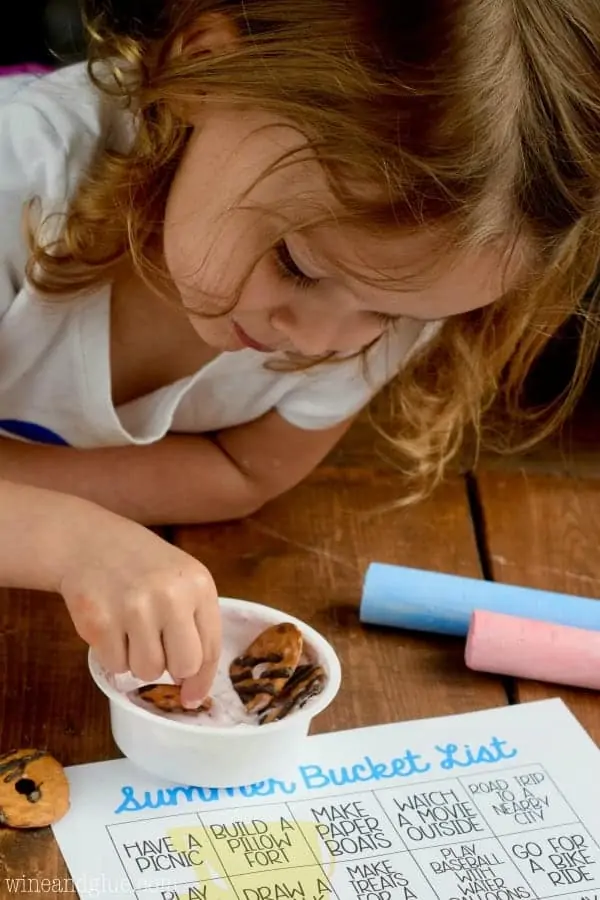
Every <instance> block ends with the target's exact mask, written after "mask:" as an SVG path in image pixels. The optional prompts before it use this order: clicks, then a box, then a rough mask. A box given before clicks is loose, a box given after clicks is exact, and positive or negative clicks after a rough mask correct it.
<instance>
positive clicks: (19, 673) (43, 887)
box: [0, 591, 120, 897]
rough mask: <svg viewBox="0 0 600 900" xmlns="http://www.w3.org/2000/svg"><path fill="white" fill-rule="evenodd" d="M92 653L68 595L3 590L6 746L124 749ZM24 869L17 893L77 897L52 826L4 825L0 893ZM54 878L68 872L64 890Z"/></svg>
mask: <svg viewBox="0 0 600 900" xmlns="http://www.w3.org/2000/svg"><path fill="white" fill-rule="evenodd" d="M86 655H87V648H86V646H85V644H84V643H83V641H82V640H81V639H80V638H79V637H78V636H77V634H76V633H75V630H74V628H73V624H72V622H71V619H70V617H69V614H68V612H67V610H66V607H65V604H64V602H63V600H62V598H60V597H55V596H52V595H42V594H34V593H30V592H26V591H0V667H1V668H0V749H1V750H2V752H6V751H8V750H10V749H13V748H20V747H34V748H40V749H41V748H45V749H48V750H49V751H50V752H51V753H52V754H53V755H54V756H56V758H57V759H58V760H59V761H60V762H61V763H62V764H63V765H65V766H67V765H75V764H78V763H84V762H92V761H96V760H102V759H112V758H115V757H117V756H120V753H119V752H118V751H117V748H116V746H115V745H114V743H113V740H112V737H111V733H110V725H109V719H108V705H107V703H106V701H105V699H104V697H103V696H102V694H100V692H99V691H98V690H97V688H96V687H95V685H94V684H93V683H92V680H91V678H90V677H89V676H88V671H87V660H86ZM21 876H26V877H27V878H28V879H31V881H30V882H28V883H27V884H26V885H25V886H24V887H23V886H22V887H21V888H20V889H19V890H18V891H14V892H13V893H15V894H18V896H19V897H39V896H40V895H41V894H42V892H43V895H44V896H45V897H62V896H64V895H65V894H66V895H72V896H75V893H74V891H73V890H72V888H71V887H69V882H68V880H67V878H68V873H67V870H66V867H65V865H64V862H63V859H62V856H61V854H60V852H59V849H58V846H57V844H56V843H55V841H54V838H53V836H52V833H51V831H50V829H49V828H43V829H39V830H36V831H31V832H24V831H17V830H9V829H1V828H0V897H5V896H8V895H9V888H8V882H7V881H6V879H8V878H18V877H21ZM43 879H49V880H47V881H43ZM52 879H62V880H61V881H60V885H61V888H60V889H57V890H56V891H55V890H50V888H52ZM55 884H57V882H55ZM28 887H29V889H28Z"/></svg>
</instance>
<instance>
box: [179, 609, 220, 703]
mask: <svg viewBox="0 0 600 900" xmlns="http://www.w3.org/2000/svg"><path fill="white" fill-rule="evenodd" d="M195 620H196V629H197V632H198V634H199V635H200V637H201V640H202V664H201V666H200V668H199V669H198V671H197V672H196V673H195V674H194V675H192V676H191V677H190V678H186V679H185V680H184V681H183V683H182V685H181V703H182V705H183V706H186V707H188V709H194V708H197V707H198V706H199V705H200V703H201V702H202V701H203V700H204V699H205V698H206V697H207V696H208V695H209V694H210V689H211V687H212V685H213V681H214V680H215V675H216V674H217V666H218V664H219V656H220V654H221V617H220V614H219V609H218V607H214V608H213V607H212V606H211V607H210V611H209V610H206V609H204V610H198V611H197V612H196V615H195Z"/></svg>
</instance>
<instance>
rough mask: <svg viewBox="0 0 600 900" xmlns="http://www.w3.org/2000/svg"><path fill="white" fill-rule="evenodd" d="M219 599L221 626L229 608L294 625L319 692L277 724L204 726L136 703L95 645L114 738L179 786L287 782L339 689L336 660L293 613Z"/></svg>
mask: <svg viewBox="0 0 600 900" xmlns="http://www.w3.org/2000/svg"><path fill="white" fill-rule="evenodd" d="M219 604H220V606H221V609H222V610H223V612H224V623H223V625H224V628H225V627H226V618H225V617H226V614H227V612H228V611H230V612H233V613H236V612H238V613H241V614H242V615H244V614H246V615H251V616H252V618H256V620H257V623H259V624H260V625H263V624H264V627H269V626H270V625H276V624H279V623H281V622H292V623H293V624H294V625H296V626H297V627H298V628H299V629H300V631H301V632H302V634H303V636H304V638H305V640H306V644H307V645H308V646H309V647H310V649H311V650H312V652H313V653H314V655H315V656H316V658H317V660H318V662H319V664H320V665H321V666H323V668H324V669H325V672H326V674H327V681H326V684H325V688H324V690H323V691H322V693H321V694H319V695H318V696H316V697H313V698H311V700H310V701H309V702H308V703H307V705H306V706H305V707H304V708H303V709H299V710H296V711H295V712H293V713H291V714H290V715H289V716H287V717H286V718H285V719H282V720H281V721H280V722H273V723H271V724H269V725H247V724H245V725H243V726H238V727H215V726H212V725H211V726H210V727H203V726H202V725H200V724H197V723H196V724H195V723H193V722H189V723H188V722H182V721H180V720H174V719H171V718H167V717H165V716H162V715H157V714H156V713H154V712H151V711H149V710H146V709H143V708H142V707H141V706H138V705H137V704H136V703H133V702H132V701H131V700H130V699H129V698H128V697H127V696H126V694H124V693H122V692H121V691H119V690H117V688H116V687H115V686H114V684H113V683H112V682H113V679H111V676H110V675H109V674H108V673H106V672H105V671H104V669H103V668H102V667H101V666H100V665H99V663H98V662H97V660H96V659H95V657H94V654H93V651H91V650H90V653H89V656H88V664H89V668H90V672H91V675H92V678H93V679H94V681H95V682H96V684H97V686H98V687H99V688H100V690H101V691H102V692H103V693H104V694H106V696H107V697H108V700H109V705H110V721H111V730H112V735H113V738H114V740H115V743H116V744H117V746H118V747H119V749H120V750H121V752H122V753H123V754H124V755H125V756H126V757H127V758H128V759H129V760H131V762H132V763H134V764H135V765H137V766H138V767H139V768H141V769H143V770H145V771H146V772H149V773H150V774H152V775H155V776H157V777H158V778H160V779H164V780H165V781H170V782H173V783H175V784H179V785H182V784H183V785H193V786H197V787H215V788H223V787H238V786H243V785H250V784H256V783H257V782H261V781H268V780H269V779H271V778H272V779H283V778H285V776H286V775H287V776H289V773H290V769H292V768H293V766H294V764H295V762H296V761H297V760H298V759H299V757H300V755H301V753H302V750H303V748H304V742H303V739H304V738H305V737H306V736H307V735H308V732H309V730H310V725H311V722H312V720H313V718H314V717H315V716H316V715H318V714H319V713H320V712H322V711H323V710H324V709H325V708H326V707H327V706H329V704H330V703H331V702H332V700H333V699H334V697H335V696H336V694H337V692H338V690H339V687H340V682H341V668H340V662H339V659H338V657H337V654H336V652H335V650H334V649H333V647H332V646H331V644H329V643H328V641H326V640H325V638H324V637H323V636H322V635H321V634H319V632H317V631H315V630H314V629H313V628H311V627H310V626H309V625H307V624H306V623H305V622H301V621H300V620H299V619H296V618H294V616H290V615H288V614H287V613H284V612H281V611H280V610H277V609H273V608H271V607H269V606H263V605H262V604H260V603H252V602H249V601H247V600H237V599H233V598H230V597H222V598H220V600H219ZM242 649H243V648H240V652H241V650H242ZM228 662H229V661H228Z"/></svg>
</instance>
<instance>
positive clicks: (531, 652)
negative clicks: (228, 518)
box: [465, 610, 600, 690]
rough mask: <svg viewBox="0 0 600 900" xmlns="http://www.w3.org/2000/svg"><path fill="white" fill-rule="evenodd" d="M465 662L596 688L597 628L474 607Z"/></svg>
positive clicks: (599, 670)
mask: <svg viewBox="0 0 600 900" xmlns="http://www.w3.org/2000/svg"><path fill="white" fill-rule="evenodd" d="M465 662H466V664H467V666H468V668H469V669H474V670H476V671H479V672H491V673H494V674H497V675H512V676H514V677H515V678H528V679H533V680H535V681H547V682H550V683H551V684H567V685H572V686H574V687H582V688H590V689H591V690H600V632H598V631H587V630H584V629H583V628H573V627H572V626H567V625H554V624H553V623H551V622H541V621H534V620H533V619H522V618H519V617H517V616H507V615H505V614H504V613H495V612H486V611H484V610H476V611H475V612H474V613H473V614H472V616H471V621H470V625H469V631H468V634H467V643H466V647H465Z"/></svg>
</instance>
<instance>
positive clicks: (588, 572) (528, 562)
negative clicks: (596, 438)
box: [478, 469, 600, 743]
mask: <svg viewBox="0 0 600 900" xmlns="http://www.w3.org/2000/svg"><path fill="white" fill-rule="evenodd" d="M478 482H479V490H480V496H481V501H482V505H483V510H484V516H485V523H486V537H487V544H488V550H489V554H490V563H491V568H492V574H493V577H494V579H495V580H497V581H501V582H504V583H507V584H517V585H523V586H526V587H533V588H539V589H541V590H551V591H557V592H560V593H568V594H575V595H580V596H584V597H592V598H600V557H599V556H598V545H599V543H600V482H598V481H597V480H596V479H585V478H568V477H565V476H561V475H542V474H539V473H532V472H531V471H528V470H527V469H522V470H521V471H512V470H511V471H506V472H500V471H485V470H484V471H482V472H480V473H479V475H478ZM517 692H518V699H519V700H520V701H529V700H537V699H541V698H545V697H556V696H559V697H562V698H563V700H564V701H565V702H566V703H567V704H568V706H569V707H570V709H571V710H572V711H573V713H574V714H575V715H576V716H577V718H578V719H579V721H580V722H581V723H582V724H583V725H584V727H585V728H587V729H588V731H589V732H590V734H591V735H592V737H593V738H594V740H596V741H597V742H598V743H600V703H599V697H598V694H597V693H596V692H592V691H584V690H578V689H575V688H565V687H560V686H555V685H548V684H540V683H537V682H531V681H519V682H518V683H517Z"/></svg>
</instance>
